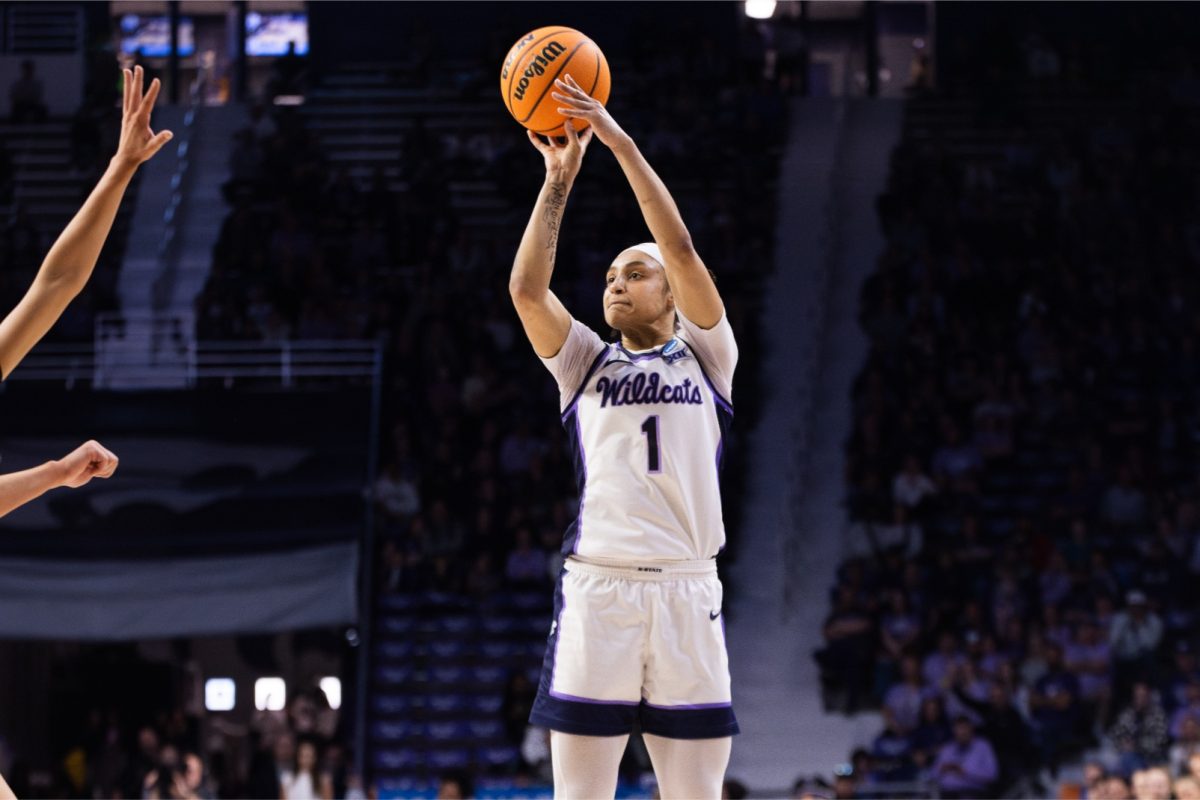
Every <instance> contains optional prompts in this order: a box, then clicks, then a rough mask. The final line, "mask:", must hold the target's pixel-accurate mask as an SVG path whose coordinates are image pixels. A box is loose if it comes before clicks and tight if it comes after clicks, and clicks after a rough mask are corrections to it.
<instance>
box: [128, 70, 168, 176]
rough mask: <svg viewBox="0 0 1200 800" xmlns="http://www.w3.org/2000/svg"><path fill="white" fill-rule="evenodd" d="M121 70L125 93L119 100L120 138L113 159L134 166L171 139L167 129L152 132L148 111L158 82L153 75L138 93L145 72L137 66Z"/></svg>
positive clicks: (160, 85) (151, 106) (153, 99)
mask: <svg viewBox="0 0 1200 800" xmlns="http://www.w3.org/2000/svg"><path fill="white" fill-rule="evenodd" d="M124 72H125V80H124V84H125V97H124V100H123V101H122V103H121V141H120V143H119V144H118V145H117V154H116V156H114V158H115V160H117V161H120V162H121V163H122V164H124V165H125V166H129V167H136V166H138V165H139V164H142V163H143V162H145V161H148V160H149V159H150V157H151V156H153V155H154V154H155V153H157V152H158V151H159V150H161V149H162V146H163V145H165V144H166V143H167V142H169V141H171V136H172V135H173V134H172V133H171V132H170V131H160V132H159V133H157V134H156V133H155V132H154V131H153V130H151V128H150V112H151V111H153V110H154V102H155V101H156V100H158V92H159V90H160V89H162V84H161V83H159V82H158V78H155V79H154V80H153V81H151V82H150V88H149V89H147V90H146V93H145V94H142V81H143V80H144V78H145V73H144V72H143V71H142V68H141V67H134V68H133V70H132V71H131V70H124Z"/></svg>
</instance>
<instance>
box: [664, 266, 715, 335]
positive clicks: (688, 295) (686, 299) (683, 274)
mask: <svg viewBox="0 0 1200 800" xmlns="http://www.w3.org/2000/svg"><path fill="white" fill-rule="evenodd" d="M663 258H664V259H665V260H666V262H667V263H666V264H664V265H663V266H664V267H666V270H667V280H668V281H669V282H670V284H671V294H673V295H674V297H675V306H676V308H678V309H679V313H681V314H683V316H685V317H687V318H688V319H690V320H691V321H692V322H694V323H696V324H697V325H699V326H700V327H701V328H704V329H705V330H707V329H709V328H712V327H713V326H714V325H716V324H717V323H718V322H720V321H721V317H722V316H724V314H725V304H724V303H723V302H721V293H720V292H719V291H717V284H716V283H715V282H714V281H713V278H712V274H711V273H709V271H708V267H706V266H705V265H704V261H703V260H702V259H701V258H700V254H699V253H697V252H696V251H695V250H694V249H693V248H692V247H691V246H687V247H683V248H679V249H677V250H675V251H671V250H668V249H664V250H663Z"/></svg>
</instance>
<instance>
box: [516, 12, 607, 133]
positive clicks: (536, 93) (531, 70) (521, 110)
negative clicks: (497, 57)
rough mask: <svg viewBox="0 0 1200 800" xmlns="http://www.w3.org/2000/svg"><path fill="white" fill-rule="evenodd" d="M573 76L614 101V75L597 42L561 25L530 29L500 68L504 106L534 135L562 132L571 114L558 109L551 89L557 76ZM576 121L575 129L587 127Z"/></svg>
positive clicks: (589, 89) (584, 86)
mask: <svg viewBox="0 0 1200 800" xmlns="http://www.w3.org/2000/svg"><path fill="white" fill-rule="evenodd" d="M567 75H570V76H571V77H572V78H574V79H575V82H576V83H577V84H579V86H580V88H581V89H583V90H584V91H585V92H587V93H588V94H590V95H591V96H592V97H594V98H596V99H597V100H599V101H600V102H601V103H607V102H608V92H609V89H611V88H612V74H611V73H610V72H609V71H608V62H607V61H606V60H605V59H604V53H601V52H600V48H599V47H597V46H596V43H595V42H593V41H592V40H591V39H589V38H588V37H586V36H584V35H583V34H582V33H580V32H579V31H577V30H574V29H573V28H564V27H562V26H555V25H552V26H550V27H548V28H538V29H537V30H536V31H533V32H532V33H527V34H525V35H524V36H522V37H521V38H520V39H518V40H517V43H516V44H514V45H513V46H512V49H511V50H509V51H508V55H507V56H505V58H504V66H503V67H501V69H500V94H501V95H502V96H503V97H504V105H506V106H508V110H509V113H511V114H512V115H513V118H514V119H515V120H516V121H517V122H519V123H521V124H522V125H524V126H525V127H526V128H528V129H529V130H531V131H533V132H534V133H540V134H542V135H543V136H562V135H563V122H565V121H566V118H565V117H564V116H563V115H562V114H559V113H558V107H559V103H558V101H557V100H555V99H554V98H553V97H551V96H550V92H551V91H553V90H554V79H555V78H565V77H566V76H567ZM572 122H573V124H574V125H575V130H582V129H583V128H586V127H587V123H586V122H584V121H583V120H581V119H576V120H572Z"/></svg>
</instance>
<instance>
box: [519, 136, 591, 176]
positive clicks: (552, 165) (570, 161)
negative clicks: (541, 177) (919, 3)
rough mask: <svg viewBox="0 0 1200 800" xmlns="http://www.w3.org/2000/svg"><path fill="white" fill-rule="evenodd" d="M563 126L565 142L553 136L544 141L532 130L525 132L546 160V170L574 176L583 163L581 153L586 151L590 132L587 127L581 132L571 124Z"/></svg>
mask: <svg viewBox="0 0 1200 800" xmlns="http://www.w3.org/2000/svg"><path fill="white" fill-rule="evenodd" d="M564 127H565V128H566V139H567V141H566V144H559V143H558V141H557V140H556V139H555V138H554V137H553V136H551V137H550V139H549V142H546V141H543V140H542V138H541V137H540V136H538V135H537V134H536V133H534V132H533V131H526V133H527V134H528V135H529V141H531V142H533V146H534V147H536V148H537V149H538V152H540V153H541V154H542V157H543V158H544V159H545V160H546V172H548V173H549V172H562V173H566V174H568V175H570V176H571V177H572V178H574V177H575V176H576V175H578V174H579V168H580V167H581V166H582V165H583V154H584V153H586V152H587V146H588V142H590V141H592V132H591V130H590V129H589V130H586V131H584V132H583V133H582V134H581V133H579V132H578V131H576V130H575V128H574V126H572V125H566V126H564Z"/></svg>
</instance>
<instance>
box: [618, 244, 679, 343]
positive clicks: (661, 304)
mask: <svg viewBox="0 0 1200 800" xmlns="http://www.w3.org/2000/svg"><path fill="white" fill-rule="evenodd" d="M674 313H675V298H674V297H672V296H671V289H670V287H669V286H668V285H667V275H666V272H665V271H664V270H663V267H662V264H659V263H658V262H657V261H655V260H654V259H653V258H651V257H650V256H648V255H646V254H645V253H642V252H640V251H638V250H626V251H625V252H623V253H621V254H620V255H619V256H617V257H616V259H615V260H614V261H613V263H612V266H610V267H609V268H608V272H607V273H606V274H605V276H604V321H605V322H607V323H608V324H609V325H611V326H612V327H614V328H616V329H617V330H623V329H624V328H627V327H637V326H641V325H649V324H652V323H654V322H655V321H657V320H658V319H659V318H661V317H662V316H663V315H664V314H674Z"/></svg>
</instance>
